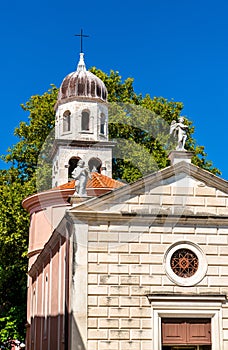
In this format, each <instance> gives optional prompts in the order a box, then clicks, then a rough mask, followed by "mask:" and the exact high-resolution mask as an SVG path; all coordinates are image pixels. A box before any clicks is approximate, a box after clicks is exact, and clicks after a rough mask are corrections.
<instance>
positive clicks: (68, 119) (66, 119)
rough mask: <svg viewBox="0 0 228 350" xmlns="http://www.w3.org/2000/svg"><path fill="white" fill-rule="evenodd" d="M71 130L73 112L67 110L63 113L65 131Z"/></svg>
mask: <svg viewBox="0 0 228 350" xmlns="http://www.w3.org/2000/svg"><path fill="white" fill-rule="evenodd" d="M70 130H71V113H70V111H65V112H64V113H63V132H67V131H70Z"/></svg>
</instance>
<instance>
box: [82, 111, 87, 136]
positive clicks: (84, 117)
mask: <svg viewBox="0 0 228 350" xmlns="http://www.w3.org/2000/svg"><path fill="white" fill-rule="evenodd" d="M81 127H82V131H88V130H89V112H88V111H82V123H81Z"/></svg>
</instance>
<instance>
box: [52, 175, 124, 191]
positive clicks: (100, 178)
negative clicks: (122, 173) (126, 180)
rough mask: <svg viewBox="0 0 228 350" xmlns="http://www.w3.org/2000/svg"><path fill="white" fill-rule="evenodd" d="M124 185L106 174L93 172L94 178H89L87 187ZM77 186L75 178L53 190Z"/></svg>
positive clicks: (111, 187) (113, 187) (100, 187)
mask: <svg viewBox="0 0 228 350" xmlns="http://www.w3.org/2000/svg"><path fill="white" fill-rule="evenodd" d="M122 186H124V184H123V183H122V182H120V181H117V180H114V179H112V178H110V177H108V176H106V175H103V174H99V173H92V179H89V180H88V182H87V186H86V188H87V189H98V188H99V189H109V190H112V189H115V188H119V187H122ZM74 187H75V180H72V181H70V182H68V183H66V184H63V185H60V186H57V187H55V188H52V190H56V189H60V190H67V189H69V190H70V189H74Z"/></svg>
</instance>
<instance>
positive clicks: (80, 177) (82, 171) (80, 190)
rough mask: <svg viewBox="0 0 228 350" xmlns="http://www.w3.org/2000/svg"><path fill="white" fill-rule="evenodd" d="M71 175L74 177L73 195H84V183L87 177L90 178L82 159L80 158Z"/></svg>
mask: <svg viewBox="0 0 228 350" xmlns="http://www.w3.org/2000/svg"><path fill="white" fill-rule="evenodd" d="M71 175H72V177H73V179H75V193H74V196H79V197H86V196H87V195H86V184H87V181H88V178H89V179H91V178H92V177H91V174H90V171H89V169H88V168H87V167H85V162H84V160H82V159H80V160H79V161H78V164H77V166H76V168H75V169H74V170H73V172H72V174H71Z"/></svg>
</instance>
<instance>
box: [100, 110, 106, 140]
mask: <svg viewBox="0 0 228 350" xmlns="http://www.w3.org/2000/svg"><path fill="white" fill-rule="evenodd" d="M100 134H102V135H105V115H104V114H103V113H101V119H100Z"/></svg>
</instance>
